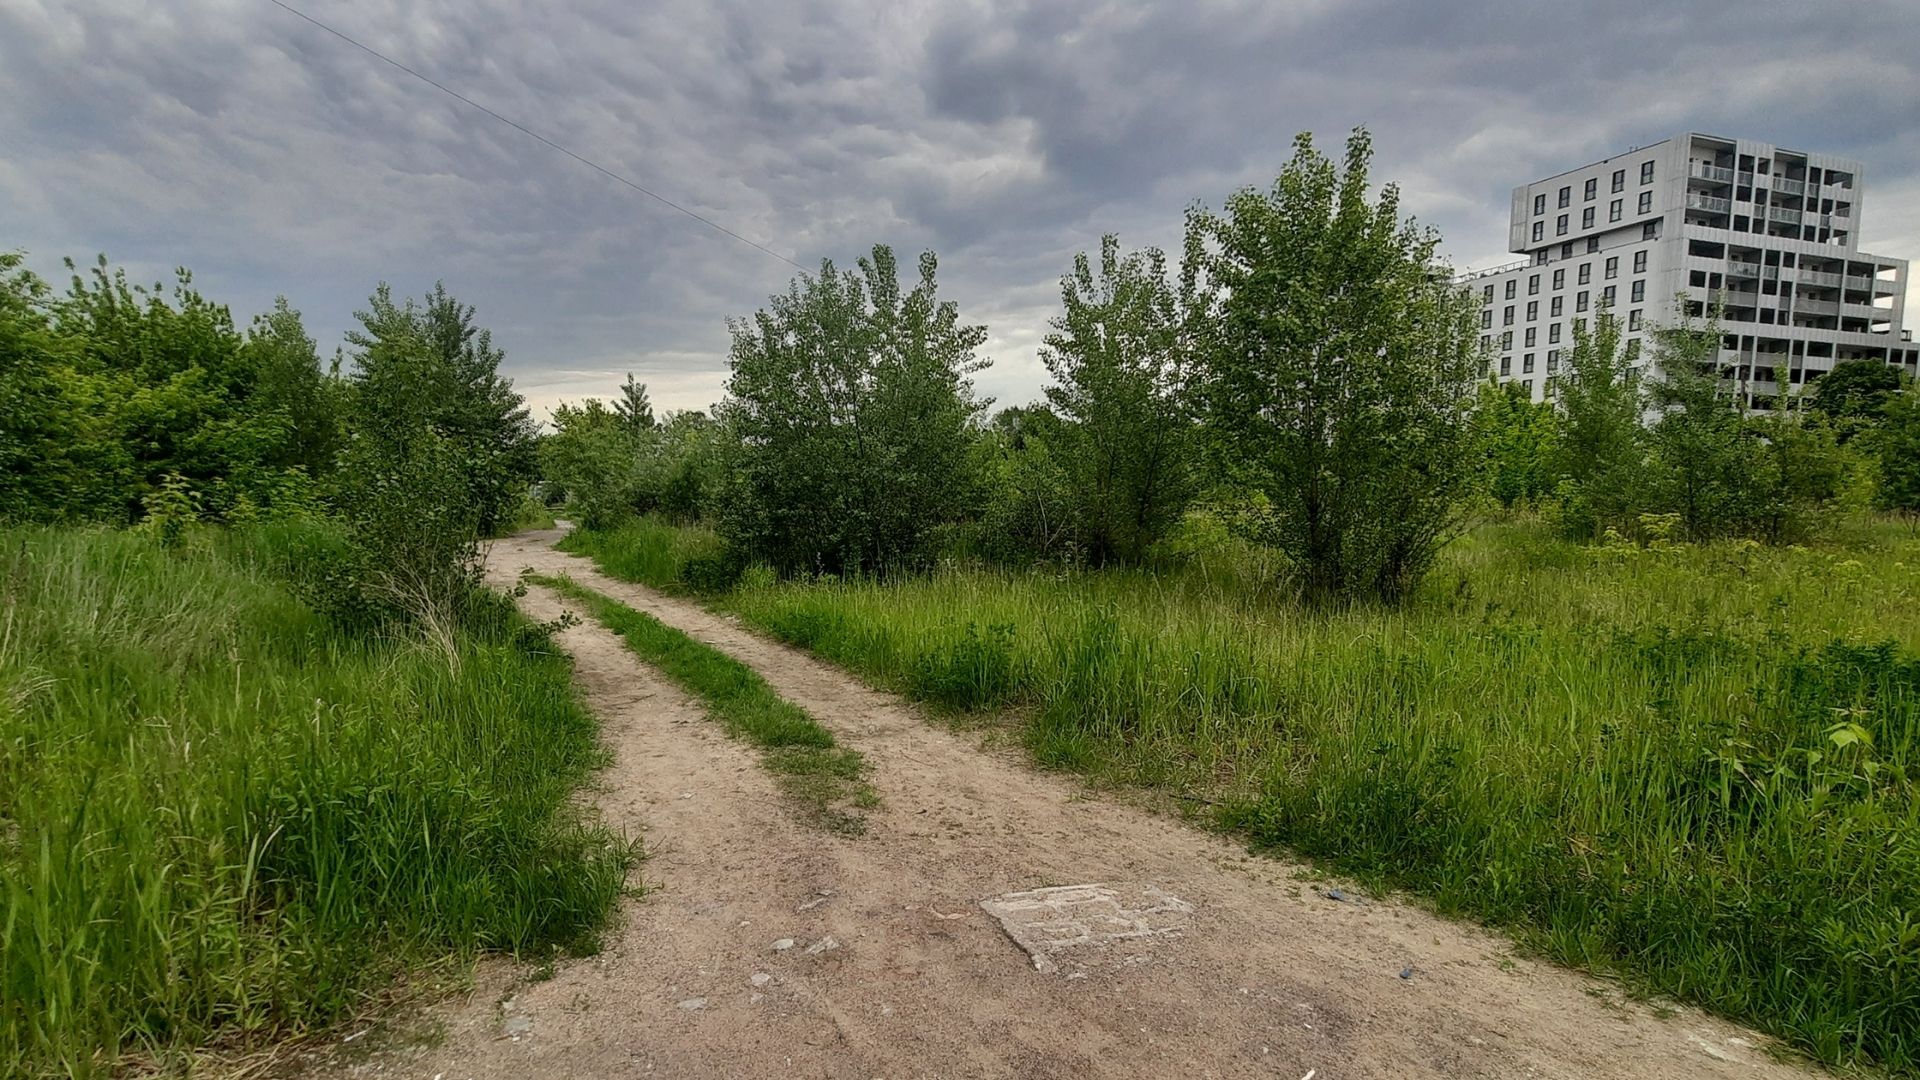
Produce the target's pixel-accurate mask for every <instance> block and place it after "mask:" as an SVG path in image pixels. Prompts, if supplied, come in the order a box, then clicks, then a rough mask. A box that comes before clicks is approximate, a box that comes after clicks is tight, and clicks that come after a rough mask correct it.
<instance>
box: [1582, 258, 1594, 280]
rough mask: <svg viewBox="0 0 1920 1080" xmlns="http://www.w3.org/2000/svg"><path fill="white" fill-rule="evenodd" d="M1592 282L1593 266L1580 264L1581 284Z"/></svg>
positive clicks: (1588, 263) (1587, 263)
mask: <svg viewBox="0 0 1920 1080" xmlns="http://www.w3.org/2000/svg"><path fill="white" fill-rule="evenodd" d="M1592 280H1593V264H1592V263H1590V262H1586V263H1581V264H1580V284H1582V285H1585V284H1586V283H1587V282H1589V281H1592Z"/></svg>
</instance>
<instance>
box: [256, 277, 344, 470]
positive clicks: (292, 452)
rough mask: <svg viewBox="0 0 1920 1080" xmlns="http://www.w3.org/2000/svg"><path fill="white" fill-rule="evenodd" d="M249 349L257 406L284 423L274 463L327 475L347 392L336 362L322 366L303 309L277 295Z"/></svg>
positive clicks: (337, 447) (338, 439)
mask: <svg viewBox="0 0 1920 1080" xmlns="http://www.w3.org/2000/svg"><path fill="white" fill-rule="evenodd" d="M246 351H247V355H248V358H249V360H250V362H251V365H252V367H253V369H254V373H255V379H256V387H255V390H254V400H255V408H256V409H257V410H258V411H261V412H265V413H270V414H273V415H275V416H277V417H279V418H280V420H281V423H282V424H283V425H284V433H285V434H284V439H283V441H282V442H281V443H280V444H279V445H278V446H276V447H275V448H274V452H273V454H272V457H271V460H270V462H269V463H270V464H272V465H275V466H278V467H280V468H287V469H291V468H296V467H297V468H300V469H304V470H305V471H306V472H307V473H308V474H309V475H312V476H321V475H324V474H325V473H327V472H328V471H329V470H331V469H332V468H333V464H334V458H335V456H336V455H338V454H339V452H340V447H341V437H342V433H341V430H340V425H341V419H342V418H341V409H342V407H343V401H342V398H343V395H344V393H345V390H344V387H343V385H342V383H341V381H340V379H339V371H338V364H337V362H336V365H335V368H334V369H333V370H330V371H329V370H323V369H322V368H321V366H320V356H319V353H318V351H317V350H316V349H315V348H314V344H313V339H312V338H310V337H308V336H307V330H306V326H305V325H304V324H303V323H302V322H301V320H300V313H299V312H298V311H295V310H294V309H293V307H292V305H290V304H288V303H287V298H286V297H284V296H280V297H275V298H274V301H273V310H272V311H270V312H268V313H266V314H265V315H259V316H255V318H254V320H253V326H252V328H251V329H250V330H249V331H248V333H247V343H246Z"/></svg>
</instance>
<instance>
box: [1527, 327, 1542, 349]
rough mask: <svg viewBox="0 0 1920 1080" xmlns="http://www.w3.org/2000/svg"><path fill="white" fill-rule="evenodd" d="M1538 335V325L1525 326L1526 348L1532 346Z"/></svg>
mask: <svg viewBox="0 0 1920 1080" xmlns="http://www.w3.org/2000/svg"><path fill="white" fill-rule="evenodd" d="M1539 337H1540V328H1539V327H1537V326H1529V327H1527V348H1529V349H1531V348H1533V346H1534V343H1535V342H1536V341H1538V340H1539Z"/></svg>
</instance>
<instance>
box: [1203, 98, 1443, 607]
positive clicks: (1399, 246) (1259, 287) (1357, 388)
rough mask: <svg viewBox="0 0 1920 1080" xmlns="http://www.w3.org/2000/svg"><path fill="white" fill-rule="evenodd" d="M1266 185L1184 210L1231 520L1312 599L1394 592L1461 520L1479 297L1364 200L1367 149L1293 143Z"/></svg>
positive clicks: (1386, 205) (1418, 234)
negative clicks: (1241, 503) (1213, 206)
mask: <svg viewBox="0 0 1920 1080" xmlns="http://www.w3.org/2000/svg"><path fill="white" fill-rule="evenodd" d="M1294 145H1295V152H1294V156H1293V159H1292V161H1290V162H1289V163H1288V164H1287V166H1286V167H1285V169H1284V170H1283V171H1282V172H1281V174H1280V177H1279V179H1277V180H1276V181H1274V184H1273V186H1272V188H1271V189H1270V190H1268V191H1266V192H1261V191H1256V190H1254V189H1251V188H1249V189H1246V190H1243V191H1240V192H1239V193H1237V194H1235V195H1234V196H1232V197H1231V198H1229V199H1228V200H1227V202H1226V205H1225V208H1224V210H1223V211H1222V212H1221V213H1213V212H1210V211H1207V210H1204V209H1196V210H1195V211H1193V212H1192V214H1191V215H1190V218H1189V222H1188V239H1187V245H1188V253H1189V260H1188V261H1189V265H1190V266H1191V267H1194V268H1196V269H1197V270H1199V271H1201V272H1203V273H1204V274H1205V277H1206V286H1205V288H1206V295H1205V301H1206V303H1207V305H1208V307H1207V308H1206V309H1205V311H1204V317H1202V318H1200V320H1199V323H1200V325H1201V326H1203V327H1204V334H1203V336H1202V360H1203V365H1204V394H1205V403H1206V410H1207V411H1206V417H1207V421H1208V423H1209V425H1210V427H1211V429H1212V432H1213V435H1214V438H1215V442H1216V447H1217V450H1218V453H1219V456H1220V460H1221V463H1222V465H1223V466H1224V467H1225V469H1226V470H1227V473H1228V475H1229V476H1230V477H1231V478H1232V479H1234V480H1236V481H1238V482H1239V483H1241V484H1242V485H1244V486H1245V487H1247V488H1250V489H1251V490H1252V491H1253V492H1254V493H1256V495H1257V499H1256V501H1255V503H1254V505H1253V506H1252V507H1251V508H1250V509H1249V510H1248V512H1247V513H1246V514H1244V515H1243V516H1242V519H1241V520H1240V522H1239V527H1240V528H1241V530H1242V531H1243V532H1245V533H1246V534H1247V535H1248V536H1250V537H1251V538H1252V539H1254V540H1256V541H1258V542H1260V543H1264V544H1268V545H1271V546H1273V547H1275V548H1278V549H1279V550H1280V551H1281V552H1283V553H1284V554H1285V555H1286V556H1287V557H1288V558H1289V559H1290V560H1291V562H1292V563H1293V564H1294V566H1295V567H1296V568H1297V570H1298V573H1299V574H1300V577H1301V582H1302V586H1303V590H1304V593H1305V595H1306V596H1308V597H1309V598H1311V599H1313V600H1331V599H1340V598H1369V597H1371V598H1378V599H1381V600H1386V601H1397V600H1400V599H1402V598H1404V597H1405V596H1406V595H1407V594H1408V593H1409V592H1410V591H1411V589H1412V588H1413V586H1414V585H1415V583H1417V582H1418V581H1419V580H1420V578H1421V577H1422V576H1423V575H1424V574H1425V572H1426V571H1427V569H1428V568H1429V567H1430V566H1431V564H1432V562H1433V559H1434V556H1435V555H1436V554H1437V552H1438V551H1439V549H1440V547H1441V545H1442V544H1443V543H1444V542H1445V541H1446V540H1447V539H1448V538H1449V536H1450V535H1451V534H1452V532H1453V531H1454V530H1455V528H1456V527H1457V524H1458V516H1457V513H1456V505H1457V503H1458V500H1459V498H1460V496H1461V495H1462V493H1463V492H1464V491H1465V489H1466V487H1467V485H1468V483H1469V481H1470V479H1471V476H1472V470H1473V462H1472V457H1471V440H1472V427H1471V425H1472V421H1471V417H1470V411H1469V409H1468V400H1469V398H1470V396H1471V394H1472V388H1473V383H1474V380H1475V377H1476V375H1477V372H1478V369H1479V353H1478V346H1477V342H1476V338H1477V334H1478V330H1477V322H1476V320H1477V315H1478V311H1477V305H1476V304H1475V303H1474V301H1473V299H1472V298H1471V297H1470V296H1468V295H1467V294H1466V292H1465V291H1464V290H1461V289H1459V288H1456V287H1455V286H1454V285H1453V284H1452V282H1451V280H1450V275H1449V274H1448V273H1447V272H1446V270H1445V268H1444V267H1442V266H1441V265H1440V264H1439V262H1438V261H1437V258H1436V248H1437V246H1438V243H1439V238H1438V236H1437V235H1436V234H1435V233H1434V232H1433V231H1432V230H1431V229H1420V228H1417V227H1416V226H1415V225H1414V224H1413V222H1411V221H1410V220H1403V219H1402V218H1401V216H1400V194H1399V189H1398V188H1397V187H1395V186H1394V185H1391V184H1389V185H1387V186H1385V187H1384V188H1383V189H1382V190H1381V191H1380V193H1379V195H1378V197H1377V198H1375V199H1373V200H1371V201H1370V200H1369V197H1368V190H1369V178H1368V168H1369V165H1370V163H1371V161H1372V157H1373V149H1372V143H1371V141H1370V139H1369V138H1368V136H1367V133H1366V132H1365V131H1364V130H1356V131H1355V132H1354V133H1353V135H1352V136H1351V137H1350V138H1349V139H1348V141H1347V149H1346V160H1345V163H1344V166H1342V165H1340V164H1336V163H1335V162H1333V161H1330V160H1329V159H1327V158H1326V157H1324V156H1322V155H1321V154H1320V153H1319V152H1317V151H1316V150H1315V149H1314V146H1313V141H1312V138H1311V136H1309V135H1305V134H1303V135H1301V136H1299V137H1298V138H1297V139H1296V140H1295V144H1294Z"/></svg>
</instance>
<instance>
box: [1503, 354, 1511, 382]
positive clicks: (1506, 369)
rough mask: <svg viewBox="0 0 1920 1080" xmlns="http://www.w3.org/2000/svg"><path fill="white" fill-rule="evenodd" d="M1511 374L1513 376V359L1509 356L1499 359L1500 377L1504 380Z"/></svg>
mask: <svg viewBox="0 0 1920 1080" xmlns="http://www.w3.org/2000/svg"><path fill="white" fill-rule="evenodd" d="M1511 374H1513V357H1511V356H1503V357H1501V358H1500V377H1501V378H1505V377H1507V376H1508V375H1511Z"/></svg>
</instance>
